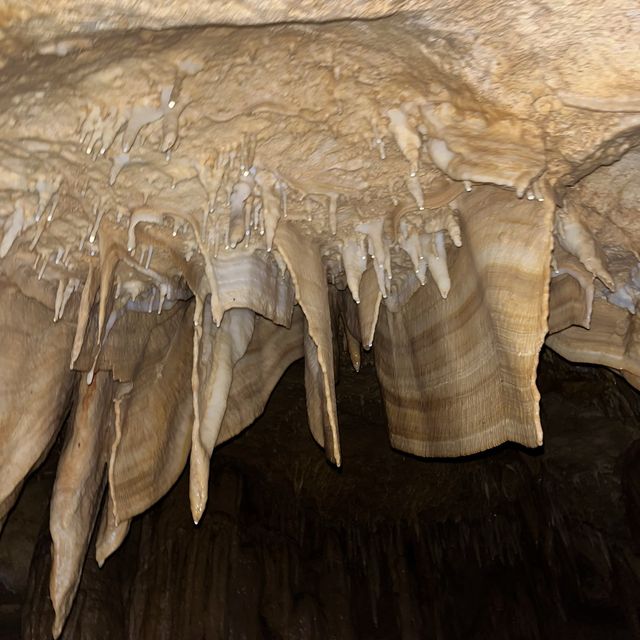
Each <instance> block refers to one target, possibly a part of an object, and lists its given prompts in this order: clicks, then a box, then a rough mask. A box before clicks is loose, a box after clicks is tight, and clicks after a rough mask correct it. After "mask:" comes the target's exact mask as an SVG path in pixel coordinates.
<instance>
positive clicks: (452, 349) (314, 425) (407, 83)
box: [0, 0, 640, 635]
mask: <svg viewBox="0 0 640 640" xmlns="http://www.w3.org/2000/svg"><path fill="white" fill-rule="evenodd" d="M213 25H215V26H213ZM0 37H1V39H0V67H1V68H0V76H1V79H0V82H1V85H2V92H1V93H0V278H1V284H0V298H1V303H0V325H1V332H0V340H2V346H1V347H0V362H1V367H0V377H1V384H0V437H1V441H2V444H1V445H0V520H2V519H4V517H5V516H6V514H7V513H8V512H9V510H10V509H11V507H12V505H13V504H14V502H15V500H16V497H17V495H18V493H19V491H20V488H21V486H22V484H23V482H24V479H25V478H26V476H27V475H28V474H29V473H30V472H31V471H32V470H33V469H34V468H36V467H37V465H38V464H39V463H40V462H41V461H42V460H43V459H44V457H45V456H46V454H47V452H48V450H49V449H50V447H51V446H52V443H53V442H54V440H55V439H56V437H57V434H58V432H59V430H60V428H61V427H62V425H63V423H65V421H66V422H67V430H66V434H65V448H64V451H63V454H62V456H61V459H60V463H59V466H58V472H57V478H56V482H55V487H54V494H53V499H52V506H51V533H52V538H53V549H54V553H53V557H54V560H53V568H52V577H51V596H52V600H53V603H54V607H55V610H56V616H57V617H56V622H55V625H54V633H55V634H56V635H59V633H60V632H61V629H62V626H63V625H64V620H65V617H66V615H67V613H68V611H69V607H70V605H71V602H72V600H73V595H74V593H75V589H76V588H77V582H78V576H79V572H80V570H81V566H82V562H83V559H84V556H85V554H86V552H87V547H88V544H89V539H90V537H91V534H92V531H93V529H94V526H96V527H97V530H98V533H97V544H96V556H97V559H98V561H99V562H100V563H103V562H104V561H105V559H106V558H107V556H108V555H109V554H111V553H113V551H114V550H115V549H117V548H118V546H119V545H120V543H121V542H122V540H123V539H124V537H125V536H126V534H127V531H128V527H129V523H130V521H131V519H132V518H133V517H135V516H136V515H138V514H140V513H142V512H143V511H145V510H146V509H147V508H149V507H150V506H151V505H152V504H154V503H155V502H156V501H157V500H158V499H160V498H161V497H162V496H163V495H164V494H165V493H166V492H167V491H168V490H169V488H170V487H171V486H172V485H173V484H174V482H175V480H176V479H177V478H178V476H179V475H180V473H181V472H182V470H183V469H184V468H185V465H186V464H187V461H188V464H189V466H190V500H191V510H192V515H193V518H194V521H198V520H199V519H200V517H201V516H202V514H203V512H204V510H205V507H206V503H207V490H208V485H209V468H210V460H211V456H212V452H213V450H214V448H215V446H216V445H218V444H220V443H222V442H224V441H226V440H228V439H230V438H231V437H233V436H234V435H236V434H238V433H239V432H240V431H241V430H243V429H244V428H246V427H247V426H249V425H250V424H251V423H252V422H253V421H254V420H255V418H256V417H257V416H258V415H260V413H261V412H262V411H263V409H264V405H265V403H266V401H267V399H268V397H269V395H270V393H271V391H272V390H273V387H274V386H275V384H276V383H277V381H278V379H279V378H280V376H281V375H282V373H283V372H284V371H285V370H286V368H287V367H288V366H289V365H290V364H291V363H292V362H293V361H295V360H298V359H300V358H304V361H305V385H306V395H307V413H308V424H309V429H310V431H311V434H312V436H313V438H314V439H315V440H316V441H317V442H318V444H319V445H320V446H322V447H323V448H324V451H325V453H326V456H327V457H328V459H329V460H330V461H331V462H333V463H334V464H336V465H339V464H340V462H341V454H340V439H339V425H338V417H337V412H336V399H335V382H336V380H335V377H336V374H335V371H336V358H337V354H338V352H339V351H340V350H342V349H344V350H345V351H346V352H347V353H348V354H349V355H350V357H351V360H352V362H353V365H354V367H355V368H356V369H357V368H358V367H359V365H360V359H361V357H362V355H361V354H362V349H367V350H368V349H370V348H373V352H374V355H375V361H376V368H377V373H378V378H379V380H380V384H381V389H382V394H383V398H384V402H385V407H386V411H387V417H388V423H389V437H390V441H391V444H392V446H394V447H396V448H398V449H400V450H403V451H406V452H410V453H413V454H417V455H421V456H461V455H468V454H472V453H476V452H478V451H483V450H486V449H488V448H491V447H494V446H496V445H498V444H500V443H502V442H505V441H513V442H518V443H521V444H523V445H526V446H529V447H536V446H539V445H541V444H542V438H543V434H542V431H541V428H540V419H539V409H538V401H539V394H538V391H537V389H536V384H535V377H536V367H537V362H538V354H539V351H540V348H541V347H542V345H543V343H544V342H545V340H546V342H547V344H548V345H549V346H550V347H551V348H553V349H554V350H556V351H557V352H558V353H560V354H561V355H563V356H565V357H566V358H568V359H570V360H573V361H577V362H590V363H596V364H601V365H605V366H608V367H610V368H612V369H613V370H615V371H616V372H618V373H620V374H621V375H623V376H625V377H626V378H627V380H628V381H629V382H631V384H634V385H635V386H638V385H640V336H639V334H636V333H635V330H636V328H638V327H637V324H638V323H637V320H636V305H637V302H638V297H639V296H640V266H639V260H640V256H639V255H638V251H640V222H639V218H638V208H639V207H640V180H639V178H640V149H639V148H638V145H639V143H640V11H638V7H637V3H636V2H635V0H634V1H631V0H626V1H623V2H619V1H618V0H615V1H613V0H606V1H604V2H594V1H586V2H585V1H576V0H565V1H563V2H559V3H547V2H542V1H533V0H527V1H526V2H520V1H516V0H511V1H509V0H486V1H484V2H481V1H480V0H477V1H475V2H467V1H462V0H450V1H447V2H444V1H434V2H423V1H422V0H406V1H404V2H402V1H400V2H392V1H390V0H389V1H384V0H379V1H378V0H376V1H375V2H361V1H359V0H350V1H348V2H334V1H329V2H320V1H316V0H305V1H304V2H291V1H289V0H279V1H273V2H259V1H258V0H249V1H245V2H230V1H220V2H208V3H198V2H193V1H189V0H181V1H173V2H168V3H155V2H146V1H143V2H132V1H131V0H108V1H102V2H100V1H98V2H94V3H90V4H89V3H83V2H79V1H77V0H60V1H59V2H56V3H55V6H54V4H52V3H51V2H43V1H41V0H33V1H27V2H19V3H18V2H14V1H13V0H9V1H8V2H6V1H5V2H4V4H3V7H2V10H1V11H0ZM103 495H106V496H107V498H106V499H105V501H104V506H103V507H102V509H101V508H100V505H101V504H102V498H103Z"/></svg>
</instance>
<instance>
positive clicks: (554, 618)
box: [0, 349, 640, 640]
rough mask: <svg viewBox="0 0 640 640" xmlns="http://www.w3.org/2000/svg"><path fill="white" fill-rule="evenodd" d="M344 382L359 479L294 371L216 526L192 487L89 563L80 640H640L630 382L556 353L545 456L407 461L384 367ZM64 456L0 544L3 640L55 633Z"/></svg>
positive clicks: (242, 450)
mask: <svg viewBox="0 0 640 640" xmlns="http://www.w3.org/2000/svg"><path fill="white" fill-rule="evenodd" d="M339 374H340V375H339V384H338V386H337V397H338V407H339V414H340V424H341V434H342V441H343V452H344V460H343V466H342V468H341V469H336V468H334V467H332V466H331V465H329V464H328V463H327V462H326V461H325V458H324V456H323V455H322V452H321V451H320V450H319V449H318V447H317V446H316V445H315V444H314V442H313V441H312V439H311V437H310V436H309V434H308V431H307V429H306V410H305V391H304V381H303V378H304V376H303V366H302V364H301V363H299V362H298V363H295V364H294V365H292V367H290V369H289V370H288V372H287V374H286V375H285V376H284V378H283V379H282V380H281V382H280V383H279V384H278V386H277V387H276V390H275V392H274V394H273V396H272V398H271V400H270V402H269V404H268V406H267V410H266V411H265V413H264V415H263V416H262V417H261V418H260V419H259V420H258V421H257V422H256V423H255V425H254V426H252V428H251V429H249V430H247V431H246V432H244V433H243V434H242V435H240V436H239V437H237V438H236V439H234V440H233V441H231V442H229V443H227V444H225V445H223V446H222V447H220V448H219V449H218V450H216V453H215V455H214V459H213V473H212V480H211V487H210V495H211V498H210V506H209V509H208V510H207V512H206V514H205V517H204V518H203V520H202V521H201V523H200V525H199V526H197V527H196V526H194V525H193V524H192V521H191V517H190V513H189V500H188V477H187V476H188V473H187V474H185V473H183V475H182V477H181V479H180V480H179V481H178V483H177V485H176V486H175V487H174V488H173V489H172V491H171V492H170V493H169V494H168V495H167V496H166V497H165V498H164V499H163V500H162V501H161V502H160V503H158V504H157V505H156V506H155V507H153V508H152V509H151V510H149V511H148V512H147V513H145V514H144V515H143V516H142V517H139V518H137V519H136V521H135V522H134V524H133V526H132V528H131V531H130V533H129V535H128V538H127V540H126V541H125V543H124V544H123V546H122V548H121V549H120V550H119V551H118V552H117V553H116V554H115V555H114V556H113V557H111V558H110V559H109V560H108V561H107V562H106V564H105V566H104V567H103V568H102V569H98V567H97V565H96V562H95V559H94V557H93V555H92V551H91V550H90V552H89V556H88V558H87V560H86V562H85V567H84V573H83V578H82V581H81V584H80V588H79V592H78V597H77V598H76V601H75V604H74V607H73V610H72V612H71V615H70V617H69V620H68V622H67V624H66V627H65V629H64V632H63V635H62V637H63V638H65V639H67V640H71V639H74V640H76V639H77V640H79V639H84V638H93V639H96V640H99V639H101V638H109V639H110V640H117V639H119V638H123V639H124V638H128V639H140V640H147V639H148V640H151V639H154V640H162V639H170V638H184V639H188V640H190V639H193V640H199V639H204V638H206V639H218V638H220V639H221V638H229V639H231V638H233V639H241V638H246V639H255V638H264V639H274V640H275V639H280V638H282V639H285V638H286V639H289V638H290V639H298V638H300V639H307V638H308V639H315V638H318V639H320V638H322V639H325V638H336V639H339V640H348V639H352V638H353V639H355V638H366V639H371V640H374V639H380V640H384V639H395V638H407V639H413V638H439V639H440V638H441V639H445V640H448V639H451V638H494V639H499V638H504V639H509V640H512V639H520V638H522V639H529V638H531V639H549V638H584V639H587V640H590V639H594V640H595V639H603V640H604V639H621V640H622V639H626V638H638V637H640V555H639V552H640V547H639V545H638V540H639V539H640V477H639V476H638V473H637V469H638V462H639V459H640V396H639V395H638V393H637V392H636V391H634V390H633V389H632V388H631V387H630V386H629V385H628V384H627V383H626V382H625V381H624V380H623V379H622V378H620V377H618V376H616V375H615V374H613V373H611V372H610V371H608V370H605V369H603V368H599V367H592V366H576V365H573V364H570V363H568V362H567V361H565V360H563V359H562V358H560V357H559V356H557V355H555V354H554V353H553V352H551V351H550V350H548V349H544V350H543V352H542V354H541V361H540V365H539V370H538V387H539V389H540V391H541V394H542V400H541V412H542V424H543V428H544V434H545V445H544V447H543V448H541V449H538V450H527V449H525V448H523V447H519V446H515V445H503V446H501V447H499V448H497V449H494V450H491V451H488V452H486V453H483V454H479V455H476V456H472V457H469V458H464V459H454V460H451V459H449V460H422V459H419V458H415V457H412V456H408V455H405V454H402V453H399V452H396V451H394V450H392V449H391V448H390V447H389V444H388V438H387V431H386V428H385V417H384V408H383V404H382V401H381V398H380V392H379V389H378V385H377V381H376V374H375V368H374V366H373V362H372V359H371V360H365V361H364V362H363V366H362V368H361V371H360V372H359V373H355V372H354V371H353V370H352V369H351V367H350V365H348V364H347V363H346V362H344V361H343V362H342V363H341V365H340V371H339ZM61 437H62V436H61ZM59 452H60V444H58V445H56V446H55V447H54V449H53V451H52V453H51V454H50V455H49V458H48V459H47V461H45V463H44V464H43V465H42V467H41V468H40V469H39V470H38V471H37V472H36V473H35V474H34V475H33V476H32V478H31V479H30V481H29V483H28V484H27V486H26V487H25V489H24V491H23V495H22V497H21V499H20V501H19V503H18V505H17V507H16V508H15V510H14V513H13V514H12V517H11V518H10V519H9V522H8V524H7V526H6V528H5V530H4V532H3V534H2V538H0V639H2V640H8V639H9V638H12V639H13V638H19V637H22V638H24V639H25V640H44V639H45V638H49V637H50V629H51V622H52V616H53V612H52V608H51V603H50V600H49V595H48V589H49V578H48V576H49V567H50V562H51V559H50V544H51V541H50V537H49V531H48V510H47V503H48V500H49V493H50V490H51V485H52V483H53V479H54V476H55V468H56V457H57V456H58V455H59Z"/></svg>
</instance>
